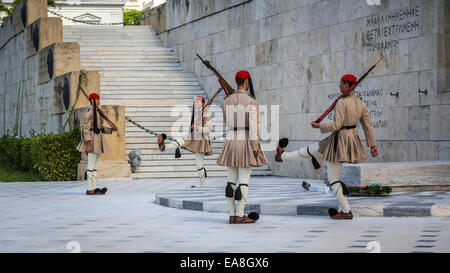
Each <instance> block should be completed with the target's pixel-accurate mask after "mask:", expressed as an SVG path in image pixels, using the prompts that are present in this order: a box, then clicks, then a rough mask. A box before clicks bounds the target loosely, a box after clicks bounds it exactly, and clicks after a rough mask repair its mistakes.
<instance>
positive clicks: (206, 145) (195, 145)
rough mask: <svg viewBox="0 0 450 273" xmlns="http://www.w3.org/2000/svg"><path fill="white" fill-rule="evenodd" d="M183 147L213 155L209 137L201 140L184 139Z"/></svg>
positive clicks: (194, 151)
mask: <svg viewBox="0 0 450 273" xmlns="http://www.w3.org/2000/svg"><path fill="white" fill-rule="evenodd" d="M184 148H185V149H186V150H188V151H190V152H193V153H201V154H205V155H213V154H214V153H213V149H212V147H211V142H210V141H209V139H205V138H202V139H201V140H193V139H184Z"/></svg>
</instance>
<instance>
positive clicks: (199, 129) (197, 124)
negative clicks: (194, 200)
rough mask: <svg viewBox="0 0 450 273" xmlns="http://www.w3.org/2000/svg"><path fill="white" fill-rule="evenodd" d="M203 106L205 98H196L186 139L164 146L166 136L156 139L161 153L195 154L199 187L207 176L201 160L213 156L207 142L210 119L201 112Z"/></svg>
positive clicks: (208, 115) (207, 113) (207, 114)
mask: <svg viewBox="0 0 450 273" xmlns="http://www.w3.org/2000/svg"><path fill="white" fill-rule="evenodd" d="M204 105H205V98H204V97H202V96H197V97H196V98H195V100H194V104H193V107H192V108H193V109H192V117H191V130H190V133H189V136H188V137H187V138H176V142H169V143H167V144H165V142H164V141H165V139H166V138H167V136H166V135H165V134H161V135H160V136H159V137H158V147H159V150H160V151H161V152H163V151H165V150H166V149H167V148H168V149H179V148H185V149H186V150H188V151H190V152H192V153H194V154H195V162H196V165H197V172H198V175H199V177H200V187H204V186H205V178H206V177H207V176H208V175H207V173H206V169H205V167H204V166H203V159H204V158H205V156H210V155H213V150H212V147H211V143H210V141H209V133H210V132H211V127H212V119H211V114H210V113H209V112H206V113H203V112H202V108H203V106H204ZM179 156H181V155H178V156H176V157H179ZM192 187H195V186H192Z"/></svg>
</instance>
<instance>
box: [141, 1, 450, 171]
mask: <svg viewBox="0 0 450 273" xmlns="http://www.w3.org/2000/svg"><path fill="white" fill-rule="evenodd" d="M145 12H151V10H147V11H144V13H145ZM163 12H165V15H164V17H165V18H163V15H161V14H160V15H159V16H160V18H159V20H154V21H153V22H152V25H153V27H154V28H155V29H156V30H158V31H157V32H158V33H159V37H160V38H161V40H162V41H163V44H164V45H165V46H167V47H171V48H174V49H175V51H176V52H177V54H178V58H179V61H180V63H181V65H182V66H183V68H184V69H185V70H186V71H188V72H195V73H196V75H197V76H198V78H199V80H200V82H201V84H202V85H203V87H204V88H205V90H206V92H207V93H208V94H209V95H211V94H212V93H213V92H214V91H215V90H217V87H218V82H217V79H216V77H215V76H214V75H213V74H212V73H211V72H210V71H209V70H208V69H206V67H205V66H204V65H203V64H202V63H201V62H200V61H199V60H198V59H197V58H196V57H195V54H196V53H198V54H200V55H201V56H203V57H204V58H205V59H207V60H209V61H210V62H211V64H212V65H214V66H215V67H216V68H217V70H218V71H220V72H221V73H222V75H223V76H224V77H225V78H226V80H227V81H228V82H229V83H230V84H232V85H233V86H234V85H235V83H234V75H235V73H236V71H237V70H241V69H245V70H248V71H249V72H250V73H251V75H252V78H253V84H254V86H255V89H256V96H257V99H258V101H259V103H260V104H265V105H273V104H277V105H279V106H280V108H279V109H280V111H279V122H280V124H279V137H288V138H289V139H290V143H289V148H288V150H291V149H294V148H298V147H301V146H304V145H307V144H310V143H313V142H315V141H317V140H319V139H321V138H323V137H325V135H321V134H320V132H319V131H318V130H312V129H311V127H310V125H309V124H310V122H311V121H312V120H314V119H316V118H317V117H318V116H320V114H321V113H322V112H323V111H324V110H325V109H326V108H327V107H328V106H329V105H330V104H331V103H332V101H333V100H334V99H335V98H336V97H337V96H338V94H339V89H338V83H339V79H340V77H341V76H342V75H343V74H346V73H351V74H355V75H357V76H360V75H362V74H364V72H365V71H366V70H367V69H368V68H369V67H370V66H371V65H372V64H374V63H375V62H376V61H378V60H379V59H380V58H382V59H383V60H382V61H381V62H380V63H379V65H378V66H377V67H376V69H375V70H373V72H372V73H371V74H370V76H369V77H368V78H367V79H366V80H365V81H364V82H363V83H362V84H361V85H360V86H359V87H358V88H357V95H358V96H360V97H361V98H362V99H363V100H364V101H365V102H366V104H367V106H368V110H369V111H370V114H371V117H372V122H373V126H374V128H375V136H376V140H377V144H378V146H379V150H380V155H379V156H378V157H377V158H374V159H370V162H394V161H418V160H449V159H450V132H449V126H448V124H450V118H449V116H450V115H449V114H450V106H449V102H450V91H449V90H450V85H449V80H448V77H449V76H448V69H449V66H450V62H449V61H448V60H449V55H450V54H449V50H448V48H450V46H449V45H450V40H449V35H448V33H449V27H448V26H449V19H448V18H449V2H448V1H444V0H382V1H381V5H369V4H368V2H367V1H366V0H278V1H275V0H252V1H243V0H236V1H233V0H229V1H217V0H216V1H214V0H204V1H187V0H169V1H168V2H167V3H166V5H165V8H164V10H163ZM160 13H161V12H160ZM331 119H332V115H330V116H329V117H328V118H327V119H325V120H324V121H323V122H329V121H330V120H331ZM359 132H360V136H361V138H362V139H364V134H363V132H362V130H361V129H360V130H359ZM267 155H268V158H269V159H270V160H271V163H270V164H271V170H272V171H273V174H275V175H284V176H297V177H311V178H313V177H316V178H318V177H321V176H322V173H321V171H314V170H313V169H312V164H311V163H310V162H309V161H304V162H302V161H298V162H289V163H286V164H275V163H274V161H273V155H274V152H273V151H267Z"/></svg>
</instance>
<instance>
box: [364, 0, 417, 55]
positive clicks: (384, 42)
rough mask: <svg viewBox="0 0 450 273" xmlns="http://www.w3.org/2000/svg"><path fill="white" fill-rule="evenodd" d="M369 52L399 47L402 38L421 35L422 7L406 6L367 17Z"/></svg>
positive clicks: (367, 44) (366, 36)
mask: <svg viewBox="0 0 450 273" xmlns="http://www.w3.org/2000/svg"><path fill="white" fill-rule="evenodd" d="M365 20H366V22H365V27H366V32H365V33H363V35H365V39H366V44H365V46H366V47H367V48H368V50H369V52H372V51H377V50H384V49H391V48H396V47H399V44H400V40H401V39H405V38H411V37H414V36H418V35H419V30H420V7H419V6H414V7H405V8H401V9H397V10H394V11H389V12H387V13H384V14H381V15H375V16H371V17H369V18H367V19H365Z"/></svg>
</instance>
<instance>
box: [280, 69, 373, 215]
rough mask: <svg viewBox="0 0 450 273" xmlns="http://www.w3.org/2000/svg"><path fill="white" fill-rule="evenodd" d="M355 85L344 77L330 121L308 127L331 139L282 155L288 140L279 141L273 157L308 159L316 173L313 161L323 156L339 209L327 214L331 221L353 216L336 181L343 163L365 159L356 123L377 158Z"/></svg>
mask: <svg viewBox="0 0 450 273" xmlns="http://www.w3.org/2000/svg"><path fill="white" fill-rule="evenodd" d="M366 75H367V73H366ZM360 81H361V79H360ZM356 85H357V79H356V77H355V76H354V75H350V74H347V75H344V76H343V77H342V78H341V81H340V84H339V88H340V90H341V93H342V95H341V96H342V98H341V99H339V100H338V101H337V103H336V106H335V108H334V111H335V112H334V118H333V121H332V122H331V123H329V124H320V123H319V122H317V121H314V122H312V123H311V126H312V127H313V128H317V129H320V132H321V133H332V134H331V135H329V136H328V137H327V138H325V139H323V140H321V141H320V142H318V143H314V144H312V145H309V146H307V147H303V148H300V149H298V150H295V151H292V152H285V151H284V148H285V147H286V146H287V144H288V139H286V138H284V139H281V140H280V142H279V146H278V148H277V153H276V156H275V161H277V162H286V161H289V160H302V159H309V158H311V159H312V161H313V165H314V167H315V168H316V169H318V168H320V165H319V163H318V161H317V159H316V158H317V157H319V156H322V158H323V160H324V161H325V164H326V165H327V178H328V181H329V183H330V184H331V188H332V189H333V192H334V194H335V195H336V197H337V199H338V201H339V204H340V207H341V210H340V211H337V210H336V209H333V208H330V209H329V210H328V213H329V216H330V217H331V218H333V219H353V213H352V211H351V208H350V205H349V204H348V201H347V198H346V195H347V194H348V190H347V187H346V186H345V184H344V183H343V182H342V181H340V180H339V175H340V171H341V168H342V164H343V163H361V162H364V161H366V160H367V159H368V157H367V154H366V152H365V150H364V146H363V144H362V142H361V140H360V139H359V136H358V131H357V129H356V124H357V122H358V121H359V122H360V123H361V125H362V128H363V130H364V134H365V136H366V142H367V146H368V147H370V152H371V155H372V157H376V156H377V155H378V148H377V145H376V142H375V137H374V132H373V127H372V121H371V119H370V115H369V112H368V111H367V106H366V104H365V103H364V101H363V100H362V99H360V98H359V97H356V95H355V91H354V88H355V87H356Z"/></svg>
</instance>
